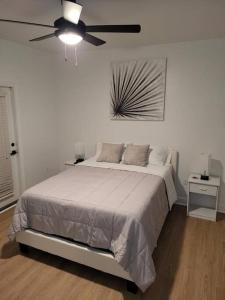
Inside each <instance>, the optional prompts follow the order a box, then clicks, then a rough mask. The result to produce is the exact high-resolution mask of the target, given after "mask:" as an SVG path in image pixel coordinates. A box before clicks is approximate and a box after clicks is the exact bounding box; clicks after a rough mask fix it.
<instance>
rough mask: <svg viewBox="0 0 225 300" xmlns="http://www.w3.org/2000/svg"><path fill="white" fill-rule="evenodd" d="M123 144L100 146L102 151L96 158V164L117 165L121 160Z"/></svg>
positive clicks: (104, 144)
mask: <svg viewBox="0 0 225 300" xmlns="http://www.w3.org/2000/svg"><path fill="white" fill-rule="evenodd" d="M123 148H124V144H109V143H103V144H102V151H101V153H100V155H99V157H98V158H97V160H96V161H98V162H109V163H119V162H120V161H121V158H122V154H123Z"/></svg>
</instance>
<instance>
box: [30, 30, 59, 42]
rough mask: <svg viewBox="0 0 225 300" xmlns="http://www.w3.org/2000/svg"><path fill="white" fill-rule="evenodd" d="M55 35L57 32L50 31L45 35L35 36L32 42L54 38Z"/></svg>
mask: <svg viewBox="0 0 225 300" xmlns="http://www.w3.org/2000/svg"><path fill="white" fill-rule="evenodd" d="M54 36H56V35H55V32H54V33H50V34H46V35H43V36H40V37H38V38H35V39H32V40H30V42H38V41H42V40H46V39H49V38H52V37H54Z"/></svg>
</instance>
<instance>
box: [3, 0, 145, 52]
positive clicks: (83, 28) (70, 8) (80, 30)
mask: <svg viewBox="0 0 225 300" xmlns="http://www.w3.org/2000/svg"><path fill="white" fill-rule="evenodd" d="M61 2H62V4H63V17H61V18H59V19H57V20H55V22H54V25H45V24H39V23H31V22H23V21H16V20H7V19H0V22H1V21H2V22H10V23H18V24H26V25H33V26H40V27H47V28H55V29H56V30H55V32H53V33H50V34H47V35H44V36H41V37H37V38H34V39H32V40H30V42H36V41H41V40H45V39H49V38H52V37H57V38H59V39H60V40H61V41H62V42H63V43H65V44H67V45H76V44H78V43H80V42H81V41H82V40H84V41H86V42H88V43H90V44H92V45H94V46H100V45H103V44H105V41H103V40H102V39H99V38H97V37H95V36H93V35H91V34H89V32H109V33H110V32H116V33H139V32H140V31H141V26H140V25H86V24H85V23H84V22H83V21H81V20H80V15H81V11H82V5H80V4H78V3H76V0H64V1H61Z"/></svg>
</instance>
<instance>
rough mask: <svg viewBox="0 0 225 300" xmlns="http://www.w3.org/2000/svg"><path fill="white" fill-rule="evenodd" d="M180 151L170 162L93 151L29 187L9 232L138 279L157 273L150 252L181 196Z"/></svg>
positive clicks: (143, 284) (141, 284) (145, 281)
mask: <svg viewBox="0 0 225 300" xmlns="http://www.w3.org/2000/svg"><path fill="white" fill-rule="evenodd" d="M176 165H177V153H176V151H174V150H172V149H171V150H170V163H169V164H167V165H165V166H149V167H138V166H130V165H123V164H113V163H98V162H96V160H95V159H88V160H86V161H84V162H83V163H80V164H78V165H76V166H75V167H74V168H70V169H68V170H66V171H64V172H61V173H59V174H58V175H56V176H53V177H51V178H49V179H47V180H45V181H43V182H41V183H40V184H37V185H35V186H34V187H32V188H30V189H28V190H27V191H25V192H24V194H23V195H22V197H21V199H20V200H19V201H18V204H17V206H16V209H15V213H14V216H13V220H12V224H11V227H10V234H9V236H10V239H14V238H16V241H17V242H18V243H20V244H21V245H27V246H31V247H34V248H37V249H40V250H43V251H46V252H48V253H51V254H54V255H58V256H61V257H64V258H66V259H69V260H72V261H75V262H78V263H81V264H83V265H87V266H90V267H92V268H95V269H97V270H100V271H103V272H106V273H110V274H113V275H115V276H118V277H121V278H124V279H126V280H128V282H133V283H135V284H136V285H137V287H138V288H140V289H141V290H142V291H143V292H144V291H145V290H146V289H147V288H148V287H149V286H150V285H151V283H152V282H153V281H154V279H155V276H156V274H155V268H154V263H153V260H152V253H153V250H154V249H155V247H156V246H157V240H158V237H159V234H160V231H161V229H162V226H163V224H164V221H165V219H166V216H167V214H168V211H169V210H170V209H171V208H172V205H173V203H174V202H175V201H176V191H175V186H174V179H175V177H176Z"/></svg>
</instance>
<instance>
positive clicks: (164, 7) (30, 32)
mask: <svg viewBox="0 0 225 300" xmlns="http://www.w3.org/2000/svg"><path fill="white" fill-rule="evenodd" d="M78 3H81V4H82V5H83V6H84V7H83V11H82V17H81V19H82V20H83V21H85V22H86V23H87V24H90V25H91V24H129V23H131V24H132V23H133V24H135V23H140V24H141V26H142V32H141V33H140V34H107V33H104V34H103V33H102V34H97V33H96V36H98V37H100V38H103V39H105V40H106V41H107V44H106V45H104V46H101V47H103V48H105V47H110V48H115V47H137V46H141V45H149V44H161V43H172V42H182V41H191V40H202V39H210V38H220V37H225V0H140V1H138V0H136V1H134V0H121V1H119V0H111V1H110V0H80V1H79V0H78ZM61 14H62V8H61V1H60V0H0V18H5V19H7V18H9V19H15V20H21V21H28V22H29V21H30V22H40V23H44V24H53V22H54V20H55V19H56V18H58V17H60V16H61ZM52 31H53V30H51V29H48V28H46V29H45V28H38V27H34V26H27V25H17V24H9V23H2V22H1V23H0V38H3V39H7V40H12V41H17V42H20V43H22V44H26V45H29V46H32V47H35V48H37V49H47V50H50V51H59V50H62V49H63V45H62V44H61V42H60V41H59V40H58V39H56V38H53V39H49V40H46V41H40V42H35V43H30V42H28V40H29V39H31V38H34V37H38V36H41V35H45V34H48V33H51V32H52ZM81 47H82V48H85V49H94V46H92V45H88V44H86V43H85V42H82V45H81Z"/></svg>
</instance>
